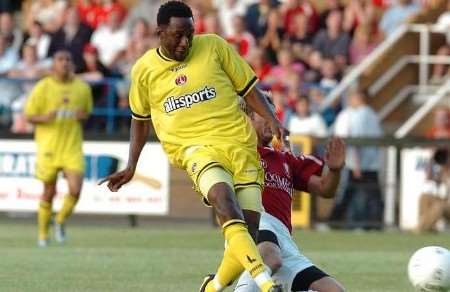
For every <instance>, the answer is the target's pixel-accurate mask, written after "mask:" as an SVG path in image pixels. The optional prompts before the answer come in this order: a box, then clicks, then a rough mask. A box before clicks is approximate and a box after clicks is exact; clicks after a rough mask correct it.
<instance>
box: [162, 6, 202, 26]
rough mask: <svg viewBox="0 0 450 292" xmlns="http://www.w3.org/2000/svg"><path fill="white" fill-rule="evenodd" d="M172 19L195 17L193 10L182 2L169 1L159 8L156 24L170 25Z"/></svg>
mask: <svg viewBox="0 0 450 292" xmlns="http://www.w3.org/2000/svg"><path fill="white" fill-rule="evenodd" d="M171 17H192V18H193V17H194V16H193V15H192V10H191V8H190V7H189V6H188V5H187V4H186V3H184V2H181V1H168V2H166V3H164V4H162V5H161V7H159V10H158V15H157V17H156V24H157V25H158V26H160V25H168V24H169V22H170V18H171Z"/></svg>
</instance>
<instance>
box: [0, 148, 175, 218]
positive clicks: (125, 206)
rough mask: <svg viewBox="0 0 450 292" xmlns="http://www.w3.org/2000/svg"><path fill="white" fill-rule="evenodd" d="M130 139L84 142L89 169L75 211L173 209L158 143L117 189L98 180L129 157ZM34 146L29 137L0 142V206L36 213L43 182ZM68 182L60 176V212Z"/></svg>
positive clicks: (154, 211)
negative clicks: (38, 171) (37, 167)
mask: <svg viewBox="0 0 450 292" xmlns="http://www.w3.org/2000/svg"><path fill="white" fill-rule="evenodd" d="M128 145H129V144H128V142H93V141H87V142H85V143H84V146H83V147H84V154H85V161H86V173H85V179H84V183H83V189H82V192H81V199H80V201H79V202H78V204H77V206H76V210H75V212H78V213H94V214H140V215H167V214H168V212H169V162H168V160H167V157H166V155H165V154H164V152H163V150H162V147H161V146H160V144H158V143H150V144H147V145H146V146H145V147H144V149H143V150H142V153H141V156H140V159H139V163H138V166H137V169H136V175H135V177H134V178H133V180H132V181H131V182H130V183H128V184H127V185H125V186H123V187H122V188H121V189H120V190H119V191H118V192H117V193H112V192H110V191H109V190H108V189H107V187H106V186H105V185H102V186H99V185H98V182H99V180H100V179H101V178H102V177H104V176H106V175H109V174H111V173H113V172H115V171H117V170H120V169H123V168H124V166H125V164H126V162H127V159H128ZM35 160H36V159H35V144H34V142H33V141H31V140H0V210H3V211H36V208H37V206H38V201H39V198H40V196H41V194H42V188H43V186H42V183H41V182H40V181H38V180H37V179H36V178H35V177H34V172H35ZM67 192H68V188H67V183H66V181H65V180H64V179H63V177H62V175H61V176H60V177H59V178H58V183H57V195H56V197H55V200H54V202H53V209H54V210H58V209H59V208H60V206H61V204H62V201H63V198H64V195H65V194H67Z"/></svg>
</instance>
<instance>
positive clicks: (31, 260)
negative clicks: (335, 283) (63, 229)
mask: <svg viewBox="0 0 450 292" xmlns="http://www.w3.org/2000/svg"><path fill="white" fill-rule="evenodd" d="M155 225H157V226H152V225H149V224H146V225H144V226H142V227H139V228H134V229H131V228H129V227H126V226H116V227H112V226H98V225H97V226H89V225H86V224H85V225H79V224H78V225H77V224H74V225H73V226H69V229H68V231H69V236H70V240H69V242H68V243H67V244H66V245H65V246H58V245H56V244H55V243H53V245H52V246H50V247H49V248H46V249H39V248H37V247H36V245H35V244H36V238H35V235H36V230H35V226H34V225H32V224H14V223H2V224H0V291H2V292H9V291H14V292H15V291H33V292H34V291H46V292H48V291H51V292H53V291H65V292H72V291H83V292H88V291H108V292H113V291H121V292H122V291H125V292H128V291H146V292H195V291H197V289H198V286H199V285H200V282H201V280H202V278H203V276H204V274H206V273H209V272H213V271H214V270H215V269H216V267H217V265H218V263H219V261H220V258H221V254H222V247H223V241H222V237H221V234H220V232H219V230H218V229H214V228H212V227H209V226H207V225H198V226H196V225H186V224H183V225H174V224H163V225H161V224H155ZM295 237H296V239H297V241H298V242H300V243H301V246H302V247H303V251H304V252H305V254H306V255H307V256H309V257H310V258H311V259H312V260H313V261H314V263H316V264H317V265H318V266H319V267H321V268H323V269H324V270H325V271H327V272H328V273H330V274H332V275H334V276H335V277H336V278H337V279H338V280H340V281H341V282H342V283H343V284H344V285H345V287H346V288H347V291H349V292H351V291H354V292H403V291H405V292H410V291H412V289H411V287H410V285H409V282H408V280H407V275H406V267H407V262H408V259H409V257H410V256H411V254H412V253H413V252H414V251H415V250H416V249H418V248H420V247H423V246H427V245H440V246H444V247H447V248H448V247H450V236H449V235H448V234H441V235H421V236H414V235H410V234H403V233H397V232H394V233H353V232H325V233H319V232H314V231H302V230H296V231H295ZM227 291H231V289H229V290H227Z"/></svg>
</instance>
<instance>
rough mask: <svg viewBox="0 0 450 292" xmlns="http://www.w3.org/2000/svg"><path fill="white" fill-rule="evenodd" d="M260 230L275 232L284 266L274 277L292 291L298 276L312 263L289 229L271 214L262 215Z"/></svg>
mask: <svg viewBox="0 0 450 292" xmlns="http://www.w3.org/2000/svg"><path fill="white" fill-rule="evenodd" d="M259 230H260V232H261V230H268V231H271V232H273V233H274V234H275V235H276V237H277V241H278V246H279V247H280V249H281V256H282V266H281V268H280V269H279V270H278V272H277V273H276V274H275V275H274V276H273V278H274V280H275V281H277V282H280V283H283V284H286V288H287V290H286V291H291V287H292V282H293V281H294V279H295V277H296V275H297V274H298V273H299V272H301V271H304V270H305V269H307V268H310V267H312V266H313V264H312V262H311V261H310V260H309V259H308V258H307V257H305V256H304V255H303V254H302V253H301V252H300V250H299V249H298V247H297V245H296V244H295V241H294V240H293V238H292V236H291V234H290V233H289V230H288V229H287V227H286V226H285V225H284V224H283V223H281V221H280V220H278V219H277V218H275V217H273V216H272V215H270V214H267V213H262V214H261V220H260V222H259Z"/></svg>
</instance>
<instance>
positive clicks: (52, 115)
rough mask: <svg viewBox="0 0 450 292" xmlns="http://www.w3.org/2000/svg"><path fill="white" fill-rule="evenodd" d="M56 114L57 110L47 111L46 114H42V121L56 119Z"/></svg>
mask: <svg viewBox="0 0 450 292" xmlns="http://www.w3.org/2000/svg"><path fill="white" fill-rule="evenodd" d="M57 114H58V111H56V110H54V111H51V112H49V113H48V114H46V115H45V116H44V120H43V122H44V123H50V122H51V121H53V120H54V119H56V116H57Z"/></svg>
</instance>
